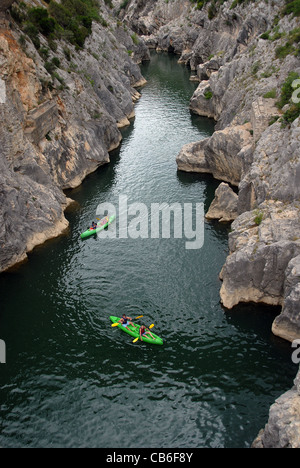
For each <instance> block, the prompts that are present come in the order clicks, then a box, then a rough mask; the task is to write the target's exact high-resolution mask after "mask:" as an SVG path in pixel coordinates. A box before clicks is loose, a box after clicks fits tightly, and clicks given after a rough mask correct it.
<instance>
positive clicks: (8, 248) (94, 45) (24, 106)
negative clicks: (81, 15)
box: [0, 3, 148, 271]
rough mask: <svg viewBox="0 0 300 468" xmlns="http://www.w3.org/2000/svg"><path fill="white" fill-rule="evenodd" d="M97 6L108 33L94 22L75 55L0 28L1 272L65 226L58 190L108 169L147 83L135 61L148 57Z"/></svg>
mask: <svg viewBox="0 0 300 468" xmlns="http://www.w3.org/2000/svg"><path fill="white" fill-rule="evenodd" d="M101 8H102V14H103V15H106V16H105V17H106V21H107V23H108V22H110V23H111V27H110V30H108V28H106V27H105V26H102V25H101V24H99V23H93V26H92V34H91V35H90V36H89V37H88V38H87V39H86V41H85V47H84V49H82V50H79V51H78V50H76V49H75V47H74V46H72V45H71V44H69V43H66V42H65V41H60V40H56V41H55V44H51V47H52V48H50V47H49V44H48V42H47V39H46V38H45V37H44V36H42V35H41V34H40V35H39V41H40V43H41V46H40V49H39V53H38V51H37V49H36V48H35V46H34V44H33V43H32V41H31V40H30V38H29V37H28V36H26V35H24V33H23V32H22V31H21V30H20V29H19V25H18V24H17V23H15V22H14V21H13V19H12V18H11V19H10V24H11V25H12V28H10V27H9V22H8V21H6V20H4V22H2V23H1V24H0V65H1V67H0V116H1V122H2V124H1V128H0V166H1V174H0V198H1V203H0V220H1V223H0V224H1V235H0V239H1V240H0V242H1V248H0V271H3V270H5V269H7V268H9V267H10V266H12V265H14V264H15V263H17V262H18V261H21V260H23V259H24V258H26V253H27V252H28V251H30V250H32V249H33V248H34V247H35V246H36V245H38V244H39V243H42V242H44V241H45V240H46V239H48V238H50V237H53V236H57V235H59V234H60V233H61V232H63V231H64V230H65V229H66V228H67V227H68V223H67V221H66V219H65V217H64V209H65V208H66V206H67V205H68V203H69V200H67V199H66V197H65V195H64V193H63V191H62V190H63V189H66V188H70V187H75V186H77V185H79V184H80V183H81V181H82V180H83V179H84V178H85V176H86V175H87V174H89V173H90V172H92V171H94V170H95V169H97V168H98V167H99V166H101V165H103V164H106V163H108V162H109V152H110V151H111V150H112V149H114V148H116V147H117V146H118V145H119V144H120V142H121V134H120V131H119V127H122V126H124V125H127V124H129V119H130V118H132V117H133V116H134V102H135V101H136V100H137V99H138V98H139V93H138V92H137V90H136V88H135V87H136V86H140V85H142V84H144V83H145V80H144V79H143V77H142V75H141V72H140V69H139V67H138V66H137V65H136V64H135V63H134V62H133V60H132V58H131V57H130V54H131V55H133V54H134V51H136V53H137V60H139V61H140V60H143V59H147V58H148V51H147V50H146V49H145V48H143V46H142V43H140V42H139V45H136V46H135V44H134V42H133V40H132V38H131V36H130V31H127V32H125V30H124V28H122V27H121V26H120V25H119V24H117V21H116V20H114V19H113V18H111V17H110V16H109V12H108V10H107V9H106V6H105V5H104V3H103V4H102V6H101ZM124 43H125V44H124ZM54 45H55V47H54ZM128 47H130V48H131V52H130V54H129V53H128ZM52 49H53V50H52ZM46 62H47V63H46ZM54 63H55V64H56V65H55V73H54V72H53V70H54V65H53V64H54ZM47 64H48V65H47ZM49 66H51V70H50V68H49ZM17 227H18V228H17ZM16 228H17V229H16Z"/></svg>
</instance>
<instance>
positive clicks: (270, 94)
mask: <svg viewBox="0 0 300 468" xmlns="http://www.w3.org/2000/svg"><path fill="white" fill-rule="evenodd" d="M263 97H264V98H265V99H275V98H276V89H271V91H268V92H267V93H266V94H264V95H263Z"/></svg>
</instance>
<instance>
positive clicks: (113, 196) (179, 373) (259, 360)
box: [0, 54, 297, 448]
mask: <svg viewBox="0 0 300 468" xmlns="http://www.w3.org/2000/svg"><path fill="white" fill-rule="evenodd" d="M142 73H143V75H144V76H145V77H146V79H147V80H148V84H147V85H146V86H145V87H144V88H143V89H142V90H141V93H142V97H141V99H140V101H139V102H138V103H137V104H136V118H135V119H134V121H133V122H132V123H131V125H130V127H128V128H126V129H125V130H124V131H123V142H122V145H121V147H120V149H119V150H118V151H115V152H114V153H113V154H112V155H111V164H109V165H107V166H105V167H103V168H100V169H99V170H98V171H97V172H95V173H94V174H92V175H90V176H89V177H88V178H87V179H86V180H85V181H84V182H83V184H82V185H81V186H80V187H79V188H77V189H74V190H70V191H68V193H67V195H68V196H69V197H71V198H73V199H74V200H75V201H76V202H77V206H76V207H75V208H73V209H72V211H69V212H68V213H67V217H68V219H69V221H70V229H69V231H68V233H67V234H66V235H63V236H61V237H59V238H58V239H55V240H52V241H49V242H47V243H46V244H45V245H43V246H41V247H38V248H36V249H35V251H34V252H33V253H32V254H30V256H29V261H28V262H27V263H25V264H23V265H22V266H21V267H19V268H18V269H16V270H15V271H13V272H10V273H5V274H2V275H0V298H1V309H0V338H1V339H2V340H5V343H6V353H7V356H6V361H7V362H6V364H1V365H0V446H1V447H106V448H120V447H122V448H128V447H129V448H130V447H136V448H139V447H149V448H151V447H160V448H163V447H168V448H180V447H189V448H195V447H249V446H250V445H251V443H252V441H253V439H254V438H255V437H256V435H257V433H258V431H259V430H260V429H261V428H262V427H264V425H265V423H266V422H267V418H268V412H269V407H270V405H271V404H272V403H273V402H274V400H275V399H276V398H277V397H278V396H279V395H281V394H282V393H283V392H285V391H286V390H288V389H289V388H290V387H291V386H292V382H293V378H294V377H295V375H296V371H297V368H296V366H295V365H294V364H293V363H292V362H291V347H290V344H288V343H286V342H284V341H282V340H280V339H277V338H276V337H274V336H273V335H272V333H271V323H272V321H273V319H274V316H275V313H276V311H274V309H272V308H267V307H261V306H256V307H255V306H251V305H245V306H240V307H237V308H235V309H234V310H232V311H226V310H224V309H223V308H222V306H221V304H220V298H219V290H220V286H221V283H220V280H219V277H218V275H219V272H220V270H221V268H222V265H223V264H224V261H225V259H226V256H227V254H228V232H229V227H228V226H222V225H219V224H218V223H207V222H206V223H205V237H204V245H203V247H202V248H201V249H199V250H187V249H186V248H185V241H184V239H177V238H170V239H163V238H159V239H151V238H148V239H132V238H128V239H120V238H113V239H99V238H97V237H96V238H94V237H92V238H90V239H87V240H85V241H82V240H81V239H80V238H79V234H80V232H82V231H84V230H85V229H86V227H87V226H88V225H89V224H90V223H91V222H92V221H93V220H95V217H96V209H97V206H98V204H99V203H104V202H110V203H113V204H117V202H118V199H119V196H120V195H123V196H127V197H128V202H129V203H133V202H140V203H144V204H145V205H146V206H149V207H150V204H152V203H163V202H166V203H169V204H171V203H175V202H176V203H181V204H182V203H193V204H194V203H196V202H197V203H204V206H205V210H207V209H208V207H209V204H210V203H211V201H212V199H213V196H214V192H215V189H216V187H217V186H218V184H219V183H220V182H219V181H215V180H214V179H213V178H212V177H210V176H203V175H195V174H185V173H179V172H177V167H176V161H175V160H176V156H177V154H178V152H179V151H180V149H181V147H182V146H183V145H184V144H185V143H189V142H191V141H197V140H200V139H202V138H205V137H207V136H209V135H211V133H212V132H213V129H214V126H213V123H212V121H210V120H208V119H204V118H200V117H196V116H192V115H191V114H190V112H189V110H188V103H189V100H190V98H191V95H192V93H193V91H194V89H195V87H196V85H195V84H194V83H192V82H190V81H189V71H188V70H187V69H186V68H185V67H183V66H181V65H178V64H177V59H176V58H175V57H174V56H172V55H166V54H161V55H152V60H151V63H149V64H146V65H144V66H143V67H142ZM241 273H242V272H241ZM124 312H125V313H126V314H128V315H129V316H131V317H137V316H138V315H144V317H143V318H142V319H141V321H140V323H142V322H144V323H145V324H146V325H149V324H150V323H154V325H155V327H154V329H153V331H155V333H157V334H158V335H160V336H161V337H162V338H163V339H164V345H163V346H151V345H147V344H145V343H144V344H143V343H133V342H132V338H131V337H130V336H129V335H127V334H125V333H122V332H121V331H120V330H118V329H116V328H112V327H111V323H110V320H109V316H110V315H121V314H122V313H124Z"/></svg>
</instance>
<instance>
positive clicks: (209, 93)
mask: <svg viewBox="0 0 300 468" xmlns="http://www.w3.org/2000/svg"><path fill="white" fill-rule="evenodd" d="M204 97H205V99H207V100H209V99H211V98H212V97H213V93H212V91H211V90H210V89H208V90H207V91H205V93H204Z"/></svg>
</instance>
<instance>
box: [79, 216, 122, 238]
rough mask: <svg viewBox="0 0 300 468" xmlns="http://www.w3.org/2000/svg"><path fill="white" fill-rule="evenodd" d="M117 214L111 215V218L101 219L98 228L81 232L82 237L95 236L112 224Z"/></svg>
mask: <svg viewBox="0 0 300 468" xmlns="http://www.w3.org/2000/svg"><path fill="white" fill-rule="evenodd" d="M115 218H116V217H115V215H112V216H110V217H109V218H108V217H106V218H103V219H101V220H100V221H99V223H98V224H97V228H96V229H88V230H87V231H85V232H83V233H82V234H80V237H81V239H86V238H87V237H90V236H94V235H95V234H97V233H98V232H100V231H102V230H103V229H105V228H106V227H107V226H108V225H109V224H111V223H112V222H113V221H114V220H115Z"/></svg>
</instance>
